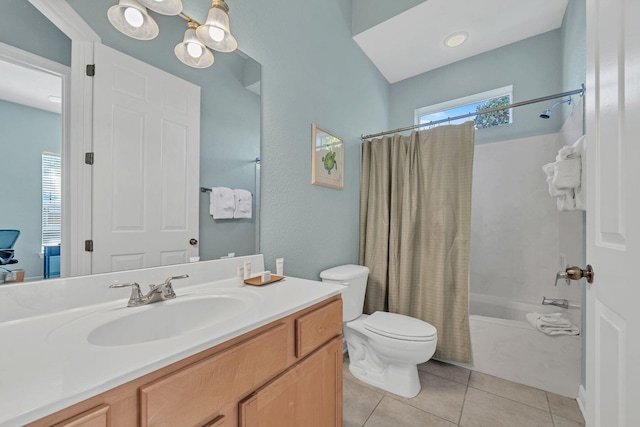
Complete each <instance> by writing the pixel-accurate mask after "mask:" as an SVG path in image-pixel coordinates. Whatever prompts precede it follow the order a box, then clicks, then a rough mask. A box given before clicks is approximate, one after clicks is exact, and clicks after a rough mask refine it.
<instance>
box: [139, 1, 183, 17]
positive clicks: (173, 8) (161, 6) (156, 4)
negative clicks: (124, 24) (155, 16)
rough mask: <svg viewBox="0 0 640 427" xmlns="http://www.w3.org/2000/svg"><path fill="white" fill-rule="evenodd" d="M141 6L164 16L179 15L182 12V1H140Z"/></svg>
mask: <svg viewBox="0 0 640 427" xmlns="http://www.w3.org/2000/svg"><path fill="white" fill-rule="evenodd" d="M138 1H139V2H140V4H141V5H143V6H145V7H146V8H147V9H150V10H153V11H154V12H158V13H161V14H163V15H177V14H179V13H180V12H182V1H181V0H138Z"/></svg>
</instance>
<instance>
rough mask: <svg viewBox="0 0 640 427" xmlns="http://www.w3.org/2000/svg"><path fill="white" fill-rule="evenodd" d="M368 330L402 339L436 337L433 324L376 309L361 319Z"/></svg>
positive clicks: (421, 339) (418, 339)
mask: <svg viewBox="0 0 640 427" xmlns="http://www.w3.org/2000/svg"><path fill="white" fill-rule="evenodd" d="M362 326H364V328H365V329H367V330H368V331H370V332H373V333H375V334H378V335H382V336H385V337H389V338H394V339H397V340H403V341H435V340H436V339H437V337H438V334H437V331H436V328H434V327H433V325H431V324H429V323H427V322H425V321H422V320H420V319H416V318H413V317H409V316H404V315H402V314H396V313H387V312H384V311H376V312H375V313H373V314H372V315H371V316H369V317H367V318H366V319H364V320H363V321H362Z"/></svg>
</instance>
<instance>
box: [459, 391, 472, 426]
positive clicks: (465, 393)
mask: <svg viewBox="0 0 640 427" xmlns="http://www.w3.org/2000/svg"><path fill="white" fill-rule="evenodd" d="M468 392H469V383H467V388H466V389H465V390H464V397H463V398H462V407H461V408H460V416H459V417H458V427H460V424H462V414H463V413H464V404H465V403H466V402H467V393H468Z"/></svg>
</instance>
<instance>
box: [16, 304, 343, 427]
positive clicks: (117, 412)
mask: <svg viewBox="0 0 640 427" xmlns="http://www.w3.org/2000/svg"><path fill="white" fill-rule="evenodd" d="M238 425H241V426H246V427H254V426H276V425H277V426H279V427H288V426H290V427H297V426H305V427H307V426H311V427H313V426H318V427H330V426H336V427H337V426H342V300H341V299H340V296H339V295H338V296H335V297H332V298H329V299H327V300H325V301H322V302H320V303H318V304H315V305H314V306H312V307H309V308H307V309H304V310H301V311H299V312H297V313H294V314H291V315H289V316H287V317H285V318H283V319H280V320H277V321H274V322H272V323H269V324H267V325H265V326H262V327H260V328H257V329H255V330H253V331H251V332H248V333H246V334H244V335H241V336H239V337H237V338H234V339H232V340H229V341H227V342H225V343H222V344H220V345H218V346H215V347H213V348H211V349H208V350H205V351H203V352H201V353H198V354H196V355H194V356H191V357H188V358H186V359H184V360H181V361H179V362H176V363H174V364H172V365H169V366H167V367H165V368H162V369H160V370H158V371H156V372H153V373H150V374H148V375H145V376H143V377H141V378H138V379H136V380H133V381H130V382H128V383H126V384H123V385H121V386H119V387H116V388H115V389H112V390H109V391H107V392H105V393H102V394H100V395H97V396H95V397H92V398H90V399H87V400H85V401H83V402H80V403H78V404H76V405H73V406H71V407H69V408H67V409H64V410H62V411H59V412H57V413H54V414H52V415H49V416H47V417H45V418H43V419H40V420H38V421H36V422H34V423H32V424H29V426H30V427H42V426H47V427H51V426H54V427H137V426H142V427H156V426H158V427H160V426H180V427H188V426H198V427H231V426H238Z"/></svg>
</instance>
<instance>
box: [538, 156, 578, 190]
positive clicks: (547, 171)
mask: <svg viewBox="0 0 640 427" xmlns="http://www.w3.org/2000/svg"><path fill="white" fill-rule="evenodd" d="M553 165H554V164H553V163H547V164H546V165H544V166H542V171H543V172H544V173H545V175H546V176H547V185H548V186H549V194H550V195H551V196H552V197H564V196H571V189H569V188H558V187H556V186H555V185H554V184H553V174H554V166H553Z"/></svg>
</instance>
